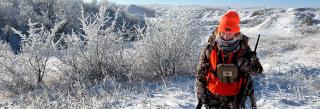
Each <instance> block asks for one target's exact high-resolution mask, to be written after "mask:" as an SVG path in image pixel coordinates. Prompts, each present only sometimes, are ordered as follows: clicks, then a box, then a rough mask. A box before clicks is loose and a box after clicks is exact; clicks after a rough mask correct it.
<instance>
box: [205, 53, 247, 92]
mask: <svg viewBox="0 0 320 109" xmlns="http://www.w3.org/2000/svg"><path fill="white" fill-rule="evenodd" d="M222 53H223V52H222ZM223 55H224V54H222V56H223ZM233 56H234V53H233V54H231V57H230V58H229V60H228V61H227V64H230V63H231V61H232V57H233ZM218 59H219V57H218V52H217V48H216V47H215V49H214V50H212V51H211V54H210V59H209V61H210V64H211V67H212V69H213V71H216V69H217V63H218ZM206 79H207V82H208V86H207V88H208V90H209V91H210V92H211V93H212V94H215V95H221V96H235V95H237V94H238V93H239V91H240V88H241V86H242V84H244V83H245V79H244V78H240V79H239V81H237V82H234V83H223V82H221V81H220V80H219V78H218V77H216V76H215V75H214V74H213V72H211V71H210V70H209V72H208V73H207V76H206Z"/></svg>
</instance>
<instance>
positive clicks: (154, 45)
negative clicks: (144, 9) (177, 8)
mask: <svg viewBox="0 0 320 109" xmlns="http://www.w3.org/2000/svg"><path fill="white" fill-rule="evenodd" d="M178 13H179V14H177V13H173V12H172V13H168V14H165V15H163V16H161V17H160V16H158V17H156V18H151V19H148V21H147V22H146V27H145V28H142V29H141V31H140V36H139V37H140V38H141V39H142V40H141V41H139V42H137V43H136V44H135V50H136V52H135V54H134V55H133V56H130V57H129V58H130V59H133V61H131V62H132V64H133V67H134V69H135V70H136V73H137V74H136V75H137V76H141V77H144V78H146V79H153V78H158V77H165V76H170V75H175V74H192V73H193V71H194V70H195V65H196V63H197V62H196V61H197V60H198V56H199V50H200V43H201V36H205V35H204V34H203V28H204V26H203V25H202V24H201V23H200V21H199V20H197V19H195V18H193V17H192V15H191V14H193V13H192V11H190V10H188V9H186V10H184V11H181V12H178Z"/></svg>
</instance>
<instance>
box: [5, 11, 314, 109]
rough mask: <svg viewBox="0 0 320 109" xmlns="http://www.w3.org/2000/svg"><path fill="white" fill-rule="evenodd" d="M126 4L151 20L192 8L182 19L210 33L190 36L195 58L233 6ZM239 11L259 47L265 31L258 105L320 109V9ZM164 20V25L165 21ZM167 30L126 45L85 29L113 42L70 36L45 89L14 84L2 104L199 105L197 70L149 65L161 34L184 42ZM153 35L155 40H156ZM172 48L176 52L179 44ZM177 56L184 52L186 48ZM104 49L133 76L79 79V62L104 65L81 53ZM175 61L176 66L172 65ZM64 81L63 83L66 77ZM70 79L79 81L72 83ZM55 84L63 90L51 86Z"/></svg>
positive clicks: (146, 108)
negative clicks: (17, 87)
mask: <svg viewBox="0 0 320 109" xmlns="http://www.w3.org/2000/svg"><path fill="white" fill-rule="evenodd" d="M124 10H126V11H127V13H128V14H133V15H138V16H139V17H140V18H141V17H142V16H144V15H145V16H146V17H147V19H148V20H149V21H151V22H152V21H154V22H156V21H158V20H159V19H160V20H162V19H165V18H166V17H165V16H166V15H169V14H173V15H175V14H177V13H178V14H179V13H181V14H185V13H182V12H183V11H188V17H179V15H177V16H178V18H181V19H190V21H200V23H199V26H201V27H202V28H199V30H201V31H202V32H203V33H204V35H203V36H199V38H200V40H196V41H197V42H192V41H191V42H188V43H186V42H187V41H188V40H185V42H184V43H186V44H195V46H194V47H195V49H196V50H194V51H196V52H194V53H190V54H188V55H187V57H188V56H190V58H191V57H192V58H194V57H196V56H198V55H199V54H198V53H199V52H198V51H199V50H200V49H201V45H203V44H204V43H205V41H206V40H207V38H208V36H209V35H210V34H211V32H212V30H213V29H214V28H215V27H216V26H217V24H218V21H219V18H220V17H221V15H223V14H224V13H225V12H226V11H227V9H223V8H220V9H219V8H207V7H187V6H180V7H177V6H144V7H139V6H136V5H131V6H128V7H126V8H124ZM234 10H235V11H237V12H239V15H240V18H241V31H242V33H244V34H245V35H247V36H249V37H250V38H251V40H250V45H251V47H253V46H254V44H255V41H256V38H257V36H258V34H261V37H260V43H259V46H258V50H257V52H258V57H259V58H260V60H261V63H262V65H263V67H264V72H263V73H264V74H263V75H259V76H257V77H254V88H255V97H256V99H257V104H258V108H259V109H300V108H301V109H320V64H319V63H320V57H319V56H320V45H319V42H320V9H316V8H265V9H264V8H262V9H260V8H240V9H234ZM148 20H147V21H148ZM170 22H171V23H170ZM185 22H187V21H185ZM82 23H83V22H82ZM161 23H163V22H161ZM161 23H157V24H159V25H161ZM164 23H169V24H170V27H168V29H172V30H168V31H175V32H177V34H178V35H175V34H172V37H173V36H174V37H182V36H179V35H180V33H184V32H185V31H183V30H180V29H181V28H182V29H183V28H184V27H185V26H188V25H184V26H180V25H175V24H183V23H184V21H183V20H182V21H179V20H177V19H176V21H172V19H168V20H164ZM98 24H99V23H98ZM200 24H201V25H200ZM92 25H93V26H92ZM163 25H164V24H163ZM85 26H87V27H84V31H85V32H88V33H90V35H91V34H92V35H93V36H96V37H98V36H99V34H98V33H99V32H101V31H98V30H97V31H98V32H97V31H95V30H92V31H86V28H99V29H100V27H95V25H94V24H90V23H88V24H87V25H85ZM161 26H162V25H161ZM102 27H103V26H102ZM102 27H101V28H102ZM161 29H163V28H160V30H161ZM152 31H155V30H152ZM152 31H151V32H152ZM168 31H166V30H162V31H161V34H166V35H168V34H169V33H170V32H168ZM103 32H105V33H103V34H108V33H107V32H108V31H103ZM95 33H97V34H95ZM79 34H80V33H79ZM161 34H160V33H159V34H157V33H154V34H144V35H150V36H143V35H142V36H141V37H143V38H144V40H143V38H142V41H141V42H139V41H138V42H132V43H134V44H132V46H133V47H131V46H130V47H127V48H125V47H123V45H121V44H122V43H123V42H120V41H119V40H113V39H112V38H113V37H108V38H101V37H99V38H100V39H99V38H95V37H89V35H88V34H80V35H82V36H86V35H88V38H87V39H85V40H89V41H91V40H92V41H97V42H99V41H101V43H105V42H103V40H108V41H109V42H110V43H107V45H108V46H106V47H105V48H95V47H96V46H94V45H95V44H97V43H84V42H83V43H82V42H81V40H80V38H79V39H77V40H76V39H72V40H70V39H68V40H67V39H66V40H67V41H66V43H68V44H69V43H70V45H69V46H68V50H66V51H64V49H63V50H60V51H55V54H54V55H53V56H51V57H49V60H48V61H47V63H48V64H47V65H46V66H47V67H48V69H47V70H46V71H47V74H46V77H45V78H44V84H46V85H43V86H37V88H35V89H34V90H33V91H32V92H23V93H21V94H19V95H15V94H13V93H12V92H9V91H7V90H0V94H1V95H0V107H1V108H112V109H113V108H114V109H119V108H121V109H122V108H123V109H194V108H195V107H196V104H197V99H196V95H195V90H194V87H195V84H194V81H195V80H194V74H190V73H186V74H184V73H181V74H180V73H177V74H172V75H170V74H169V73H168V74H167V73H166V72H165V74H167V75H169V76H167V77H166V78H162V76H157V75H161V74H163V72H160V73H157V72H152V71H153V70H154V69H151V68H149V66H151V67H152V64H150V65H149V64H148V65H144V64H143V63H151V62H152V61H150V60H148V59H149V58H154V57H152V56H153V55H150V57H148V56H149V54H147V53H148V51H147V50H149V49H146V48H144V47H151V48H152V47H153V46H152V44H159V45H162V46H163V47H167V46H166V45H165V44H163V43H161V41H163V40H164V39H166V40H173V41H176V42H172V43H178V41H179V40H177V38H172V37H165V38H164V39H153V40H152V38H158V37H161V36H159V35H161ZM195 34H196V33H195ZM195 34H191V33H190V34H188V35H191V36H192V35H195ZM76 35H78V33H73V34H71V35H70V36H67V35H66V36H65V37H72V36H76ZM80 35H79V36H80ZM108 35H109V34H108ZM111 35H114V34H111ZM169 35H171V34H169ZM186 36H187V35H186ZM195 37H196V36H195ZM148 38H151V39H148ZM187 38H189V37H187ZM178 39H179V38H178ZM110 40H111V41H110ZM201 40H202V42H201ZM68 41H69V42H68ZM146 42H153V43H152V44H148V43H146ZM136 43H137V44H136ZM81 44H83V45H87V46H89V47H90V46H93V47H92V48H95V49H92V50H91V49H90V50H89V52H83V51H82V50H83V48H82V47H83V46H80V47H79V48H80V49H81V50H79V51H77V49H76V48H77V45H81ZM99 44H100V42H99ZM196 44H198V45H196ZM119 45H121V46H119ZM124 45H126V44H124ZM109 46H111V47H110V48H112V49H110V48H108V47H109ZM141 46H142V47H141ZM168 46H169V47H168V48H170V47H171V48H174V45H173V44H168ZM1 47H2V46H1ZM4 48H5V47H3V48H0V50H3V49H4ZM140 48H142V50H141V51H139V49H140ZM155 48H156V49H157V50H158V51H160V53H161V51H165V50H167V49H163V48H161V47H158V46H157V47H155ZM182 48H183V47H182ZM41 49H44V48H41ZM87 49H88V48H87ZM96 49H97V50H102V51H103V53H109V54H110V56H109V55H108V56H104V55H102V56H101V55H95V53H99V52H97V51H95V50H96ZM105 49H108V50H105ZM109 49H110V50H109ZM118 49H123V51H122V52H115V51H116V50H118ZM185 49H186V50H187V49H189V48H187V47H186V48H185ZM192 49H193V48H192ZM84 50H86V48H84ZM145 50H146V51H145ZM152 50H153V49H151V52H153V51H152ZM170 50H171V49H170ZM172 50H173V51H174V50H176V49H172ZM3 51H4V50H3ZM146 52H147V53H146ZM149 52H150V51H149ZM174 52H176V51H174ZM0 53H2V52H0ZM81 53H82V54H81ZM131 53H135V54H131ZM170 53H171V52H169V54H170ZM119 54H121V56H120V57H114V56H118V55H119ZM122 54H123V55H122ZM146 55H147V56H146ZM177 55H179V56H180V55H183V56H184V54H177ZM64 56H68V57H64ZM73 56H80V57H73ZM81 56H82V57H81ZM94 56H97V58H95V57H94ZM99 56H100V57H101V58H103V59H105V60H103V61H108V62H109V63H112V64H107V65H106V66H108V67H109V65H114V66H111V68H110V69H111V70H110V69H107V68H105V69H103V68H101V69H102V71H107V72H112V70H117V71H118V70H119V72H112V73H115V74H123V75H127V76H125V79H128V82H124V83H122V82H120V81H119V80H117V79H116V78H109V77H112V76H113V75H112V74H109V75H107V76H106V77H104V78H102V80H103V81H102V82H101V81H98V82H97V81H94V82H92V81H90V80H89V81H90V82H88V83H82V82H78V81H80V80H82V79H86V78H90V77H91V76H92V75H89V74H84V75H79V77H81V78H80V79H79V78H77V76H78V75H77V76H72V74H73V73H70V72H72V71H74V69H76V68H77V67H85V68H86V69H85V70H89V71H91V70H92V71H93V72H94V71H96V69H97V68H100V66H99V67H97V66H90V65H89V64H86V61H85V62H82V61H80V60H81V59H82V58H85V59H87V58H89V59H87V60H90V59H91V58H93V59H96V60H98V59H100V57H99ZM164 56H167V54H165V55H164ZM164 56H163V57H164ZM20 58H23V57H20ZM138 58H143V59H145V60H139V59H138ZM0 59H7V58H1V54H0ZM69 59H74V61H73V60H71V61H70V60H69ZM85 59H84V60H85ZM119 60H120V61H119ZM159 60H161V58H159ZM179 60H186V61H182V62H186V63H191V64H181V63H179V62H180V61H179V62H177V63H176V64H178V65H181V66H182V67H181V66H180V67H177V68H176V69H179V71H186V72H188V71H190V72H192V70H193V68H192V67H194V66H193V64H194V63H195V62H194V60H196V58H195V59H193V60H192V59H190V60H187V59H186V58H181V59H180V58H179ZM167 61H171V60H161V62H163V63H168V62H167ZM175 61H176V60H175ZM15 62H17V61H13V62H12V63H11V64H14V63H15ZM77 62H78V63H77ZM116 62H122V63H116ZM159 63H160V62H159ZM169 63H170V62H169ZM91 64H92V63H91ZM93 64H99V65H100V63H99V62H97V63H94V62H93ZM156 64H157V63H156ZM73 65H74V66H73ZM103 65H104V64H102V66H103ZM166 65H167V64H166ZM185 65H188V66H187V67H190V69H187V70H185V69H184V68H185V67H183V66H185ZM127 66H130V67H128V68H132V69H128V68H127ZM168 66H170V65H169V64H168ZM74 67H75V68H74ZM90 67H92V68H90ZM145 67H146V68H145ZM168 68H171V67H168ZM181 69H182V70H181ZM109 70H110V71H109ZM126 71H127V72H126ZM146 71H147V72H152V73H153V74H150V75H152V76H150V78H149V79H150V80H153V79H154V80H157V81H152V82H150V81H149V80H147V79H146V80H143V79H142V78H144V77H145V76H144V75H143V74H144V73H141V72H146ZM164 71H167V72H174V71H171V69H170V70H164ZM66 72H67V73H68V76H65V75H64V74H65V73H66ZM78 72H79V73H83V72H85V71H81V70H80V71H78V70H77V73H78ZM135 72H138V73H135ZM115 74H114V75H115ZM137 75H138V76H137ZM141 75H142V76H141ZM154 75H156V76H154ZM1 76H2V73H1ZM85 77H86V78H85ZM151 77H152V78H151ZM160 77H161V78H160ZM121 78H123V77H121ZM132 78H134V79H132ZM64 79H68V80H64ZM140 79H141V80H140ZM136 81H138V82H136ZM59 82H63V84H61V83H59ZM48 84H49V85H48ZM68 84H72V85H70V86H69V85H68ZM49 86H50V87H54V88H56V89H59V90H56V89H53V88H49ZM1 87H4V86H1V85H0V88H1Z"/></svg>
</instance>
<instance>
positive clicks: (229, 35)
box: [220, 32, 235, 41]
mask: <svg viewBox="0 0 320 109" xmlns="http://www.w3.org/2000/svg"><path fill="white" fill-rule="evenodd" d="M234 35H235V33H225V32H221V34H220V37H221V38H222V39H223V40H225V41H229V40H232V39H233V38H234Z"/></svg>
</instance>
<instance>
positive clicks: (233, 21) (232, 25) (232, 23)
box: [218, 11, 240, 33]
mask: <svg viewBox="0 0 320 109" xmlns="http://www.w3.org/2000/svg"><path fill="white" fill-rule="evenodd" d="M218 32H225V33H228V32H229V33H238V32H240V17H239V15H238V13H237V12H235V11H228V12H227V13H226V14H224V15H223V16H222V18H221V19H220V23H219V26H218Z"/></svg>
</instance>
